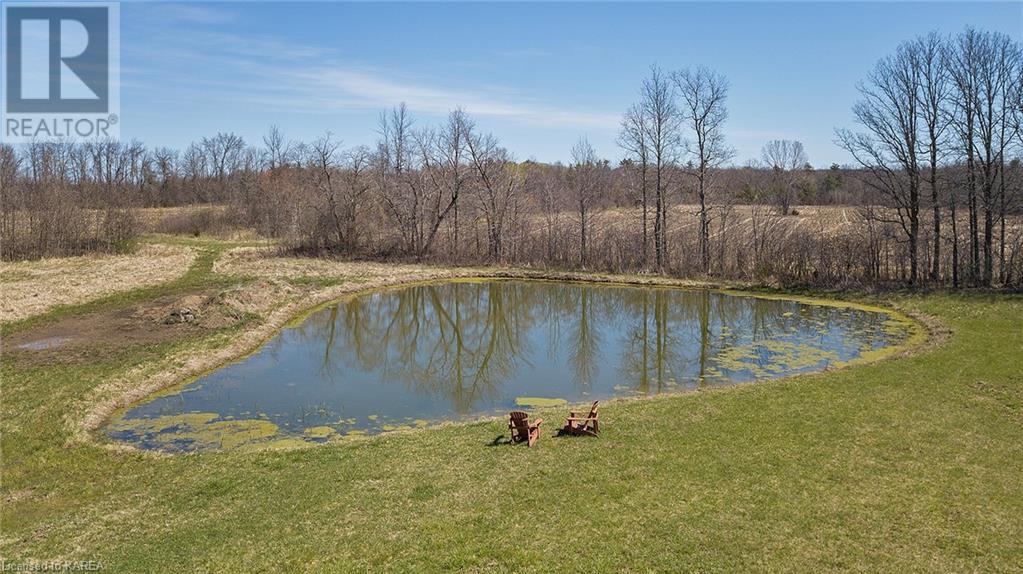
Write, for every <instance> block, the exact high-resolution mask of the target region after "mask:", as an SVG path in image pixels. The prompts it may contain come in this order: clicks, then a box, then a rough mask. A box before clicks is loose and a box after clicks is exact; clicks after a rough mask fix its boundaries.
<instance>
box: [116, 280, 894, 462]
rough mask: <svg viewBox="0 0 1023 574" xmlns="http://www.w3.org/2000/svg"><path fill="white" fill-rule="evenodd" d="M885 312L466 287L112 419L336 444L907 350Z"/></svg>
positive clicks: (196, 438) (327, 333) (689, 296)
mask: <svg viewBox="0 0 1023 574" xmlns="http://www.w3.org/2000/svg"><path fill="white" fill-rule="evenodd" d="M910 330H911V325H910V324H908V323H907V322H906V321H905V320H904V319H898V318H895V317H892V316H889V315H887V314H885V313H879V312H873V311H868V310H861V309H855V308H845V307H835V306H820V305H813V304H807V303H802V302H797V301H789V300H778V299H763V298H756V297H749V296H737V295H730V294H724V293H720V292H716V291H705V290H704V291H701V290H678V289H667V288H651V287H623V286H608V285H592V284H576V283H554V282H539V281H510V280H494V281H477V282H468V281H456V282H449V283H438V284H427V285H418V286H414V287H407V288H401V289H394V290H385V291H378V292H374V293H369V294H365V295H361V296H358V297H354V298H352V299H349V300H345V301H342V302H340V303H337V304H335V305H333V306H330V307H327V308H324V309H322V310H320V311H317V312H315V313H313V314H312V315H310V316H309V317H308V318H307V319H306V320H304V321H303V322H302V323H301V324H298V325H296V326H293V327H289V328H286V329H284V330H283V331H281V332H280V333H279V334H278V335H277V336H276V337H275V338H274V339H272V340H271V341H270V342H268V343H267V344H266V345H265V346H264V347H263V348H262V349H261V350H259V351H258V352H256V353H255V354H253V355H251V356H248V357H246V358H244V359H242V360H240V361H238V362H236V363H233V364H230V365H227V366H225V367H223V368H221V369H219V370H217V371H215V372H213V373H211V374H209V375H206V376H204V377H202V378H200V379H198V380H195V381H193V382H191V383H188V384H186V385H184V386H182V387H179V388H177V389H174V390H173V391H172V392H168V393H164V394H161V395H159V396H156V397H155V398H152V399H151V400H149V401H148V402H145V403H143V404H140V405H138V406H136V407H134V408H132V409H130V410H128V411H127V412H125V413H122V414H121V415H120V416H118V417H116V418H115V419H114V420H113V421H112V422H111V424H110V425H109V426H108V427H107V429H106V432H107V434H108V436H110V437H111V438H112V439H114V440H119V441H126V442H130V443H133V444H135V445H137V446H139V447H141V448H145V449H160V450H168V451H189V450H201V449H216V448H234V447H239V446H250V445H261V446H265V445H268V444H269V445H278V444H279V445H285V444H294V443H295V442H297V441H314V442H325V441H329V440H334V439H337V438H338V437H341V436H343V435H353V434H374V433H379V432H383V431H388V430H393V429H398V428H403V427H410V426H412V427H415V426H428V425H430V424H433V423H436V422H439V421H445V420H458V419H465V418H472V417H477V416H480V415H490V414H497V413H502V412H507V411H509V410H515V409H522V408H525V409H528V408H531V407H539V406H553V405H560V404H565V403H579V402H585V401H591V400H595V399H601V398H607V397H616V396H637V395H652V394H656V393H665V392H677V391H684V390H691V389H695V388H699V387H709V386H717V385H728V384H736V383H743V382H747V381H753V380H756V379H762V378H768V377H780V376H785V375H791V374H795V373H804V372H809V371H815V370H821V369H826V368H829V367H835V366H839V365H841V364H843V363H846V362H849V361H852V360H855V359H858V358H867V357H869V356H871V355H876V354H878V353H879V352H881V351H882V350H883V349H884V348H886V347H889V346H892V345H897V344H899V343H902V342H904V341H905V340H906V339H907V338H908V336H909V334H910Z"/></svg>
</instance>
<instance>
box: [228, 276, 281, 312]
mask: <svg viewBox="0 0 1023 574" xmlns="http://www.w3.org/2000/svg"><path fill="white" fill-rule="evenodd" d="M298 293H299V290H298V289H296V288H295V287H293V286H291V285H290V284H288V283H284V282H282V281H275V280H273V279H260V280H258V281H255V282H253V283H248V284H246V285H242V286H240V287H235V288H233V289H228V290H226V291H222V292H220V293H218V294H217V295H216V296H215V297H214V299H215V302H216V304H218V305H224V306H227V307H230V308H231V309H234V310H236V311H238V312H242V313H258V314H264V313H266V312H268V311H272V310H273V309H275V308H277V307H279V306H281V305H283V304H284V303H286V302H288V301H289V300H290V299H292V298H293V297H294V296H295V295H297V294H298Z"/></svg>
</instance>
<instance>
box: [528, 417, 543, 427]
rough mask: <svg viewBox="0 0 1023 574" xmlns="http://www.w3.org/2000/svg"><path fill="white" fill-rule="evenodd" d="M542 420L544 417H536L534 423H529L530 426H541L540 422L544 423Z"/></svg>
mask: <svg viewBox="0 0 1023 574" xmlns="http://www.w3.org/2000/svg"><path fill="white" fill-rule="evenodd" d="M542 422H543V419H536V420H535V421H533V424H531V425H529V426H530V427H531V428H537V427H539V426H540V423H542Z"/></svg>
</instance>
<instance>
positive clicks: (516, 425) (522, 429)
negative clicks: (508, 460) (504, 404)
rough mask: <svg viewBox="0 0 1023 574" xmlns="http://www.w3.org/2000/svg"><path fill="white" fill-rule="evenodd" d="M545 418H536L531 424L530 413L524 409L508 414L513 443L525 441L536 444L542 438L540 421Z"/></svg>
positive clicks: (528, 443) (531, 444) (530, 444)
mask: <svg viewBox="0 0 1023 574" xmlns="http://www.w3.org/2000/svg"><path fill="white" fill-rule="evenodd" d="M542 422H543V419H536V420H535V421H533V424H529V415H528V414H527V413H524V412H522V411H513V412H511V413H510V414H509V415H508V430H510V431H511V440H512V444H514V443H519V442H525V443H526V444H527V445H529V446H533V445H534V444H536V441H537V440H538V439H539V438H540V423H542Z"/></svg>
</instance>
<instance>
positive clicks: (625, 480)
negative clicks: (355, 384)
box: [0, 245, 1023, 572]
mask: <svg viewBox="0 0 1023 574" xmlns="http://www.w3.org/2000/svg"><path fill="white" fill-rule="evenodd" d="M218 253H219V247H217V246H215V245H208V246H203V251H202V253H201V255H200V257H199V259H198V260H197V262H196V263H195V265H194V267H193V269H192V270H191V271H190V272H189V274H187V275H186V276H185V277H184V278H182V279H181V280H179V281H178V282H175V283H174V284H169V285H167V286H166V288H167V289H180V290H184V289H190V288H193V287H194V286H196V285H200V286H203V287H207V286H211V285H213V286H217V285H221V284H227V283H228V282H230V281H239V280H242V279H238V278H233V279H231V278H224V277H221V278H218V277H217V276H216V275H215V274H213V273H212V271H211V269H212V266H213V260H214V259H215V258H216V257H217V256H218ZM303 281H306V279H303ZM148 290H153V291H148ZM159 294H162V293H161V292H159V289H158V288H147V291H146V292H142V291H141V290H140V291H138V292H131V293H127V294H122V295H119V296H118V297H117V298H116V299H109V300H106V301H101V302H97V303H92V304H90V305H92V307H89V308H85V309H59V310H57V311H55V312H54V313H59V314H64V315H67V314H76V313H84V312H89V311H91V310H93V309H96V308H99V307H103V306H116V305H121V304H126V302H130V301H136V300H140V298H145V297H151V296H157V295H159ZM892 302H894V303H896V304H898V305H899V306H901V307H903V308H906V309H908V310H910V311H915V312H919V313H923V314H927V315H930V316H933V317H936V318H937V319H938V320H940V321H941V322H942V323H943V324H944V325H946V326H947V327H949V328H950V329H951V330H952V334H951V335H950V337H949V338H948V340H947V341H945V342H944V344H942V345H940V346H938V347H936V348H932V349H930V350H928V351H926V352H924V353H921V354H918V355H915V356H912V357H908V358H902V359H897V360H890V361H884V362H881V363H876V364H872V365H867V366H862V367H857V368H854V369H846V370H840V371H836V372H831V373H826V374H818V375H811V376H804V377H800V378H796V379H790V380H785V381H776V382H769V383H764V384H757V385H748V386H744V387H738V388H734V389H727V390H720V391H710V392H702V393H697V394H690V395H682V396H675V397H670V398H661V399H656V400H647V401H632V402H622V403H614V404H611V405H608V406H607V407H606V408H605V409H604V410H603V411H602V418H603V419H604V421H605V422H604V432H605V434H604V436H603V437H602V438H600V439H596V440H591V439H585V438H580V439H569V438H553V437H552V436H550V434H551V431H553V426H555V425H556V423H558V422H560V421H559V420H558V418H559V416H561V415H563V414H564V413H562V412H559V411H550V412H545V413H543V415H544V416H545V418H547V419H548V420H549V421H551V422H552V423H555V425H552V428H550V429H548V431H547V432H545V434H544V436H543V438H542V439H541V441H540V443H539V446H538V447H537V448H533V449H527V448H524V447H521V448H520V447H510V446H505V445H499V446H492V442H493V440H494V438H495V437H497V436H498V435H501V434H502V433H503V432H504V431H505V429H504V424H503V423H501V422H485V423H475V424H468V425H453V426H448V427H443V428H439V429H431V430H426V431H418V432H409V433H402V434H394V435H384V436H380V437H376V438H370V439H352V440H348V441H345V442H343V443H340V444H334V445H329V446H324V447H317V448H309V449H301V450H295V451H283V452H254V453H238V452H236V453H201V454H195V455H187V456H164V457H155V456H152V455H148V454H144V453H137V452H112V451H110V450H108V449H104V448H103V447H101V446H99V445H96V444H93V443H86V444H76V445H74V446H65V444H66V443H67V439H68V436H67V433H68V429H67V428H66V425H64V424H63V423H62V421H63V417H64V416H65V413H66V412H67V411H68V409H70V408H72V405H74V404H76V402H77V401H80V399H81V397H83V396H85V395H87V394H88V393H90V392H91V391H92V390H93V389H95V388H96V387H97V386H99V385H100V384H102V383H103V382H104V381H106V380H109V379H110V378H112V377H115V376H118V375H120V374H123V373H124V372H126V371H128V370H130V369H133V368H136V367H138V366H139V365H142V364H144V363H147V362H151V361H155V360H159V359H161V358H163V357H166V356H168V355H171V354H173V353H176V352H180V351H181V350H182V349H187V348H190V347H193V346H203V347H211V346H212V347H216V346H218V345H224V344H226V343H227V341H229V340H230V338H231V332H230V331H227V332H218V333H215V334H212V335H209V336H207V337H206V338H204V339H202V340H198V341H176V342H173V343H165V344H158V345H148V346H147V345H142V346H137V347H130V348H126V349H123V350H121V351H119V352H118V353H113V354H105V355H103V357H102V360H101V361H98V362H93V363H86V364H76V365H75V366H74V368H68V366H67V365H62V364H59V363H55V364H33V365H28V364H22V363H19V362H17V361H15V360H13V359H11V358H9V357H5V358H4V359H3V381H2V384H3V387H2V393H3V394H2V405H0V425H2V431H3V435H2V439H0V440H2V447H3V462H2V470H3V479H2V482H3V484H2V487H3V501H4V502H3V507H2V524H0V527H2V528H0V530H2V532H0V556H2V557H3V558H4V559H5V560H6V561H7V562H24V561H26V560H31V559H36V560H50V559H60V560H99V561H101V562H102V564H103V566H104V571H108V572H122V571H130V572H146V571H152V572H171V571H173V572H177V571H229V570H234V569H237V570H242V571H277V570H278V569H280V567H282V566H284V567H290V568H292V569H294V570H298V571H324V570H327V571H365V570H367V569H369V570H374V571H376V570H388V569H389V570H393V571H424V570H425V571H429V570H434V571H450V570H463V571H520V572H521V571H543V572H546V571H577V570H580V569H584V570H589V571H598V572H605V571H637V572H646V571H687V570H699V571H748V570H790V571H808V570H815V571H820V570H850V569H851V570H868V571H928V572H930V571H974V570H976V571H1018V570H1019V569H1020V565H1021V564H1023V478H1021V477H1023V370H1021V368H1020V364H1021V363H1023V327H1021V325H1023V297H1019V296H1001V295H986V294H985V295H981V294H972V295H970V294H968V295H946V294H935V295H926V296H909V295H907V296H897V297H894V298H893V299H892ZM52 319H53V318H52V317H51V318H47V317H46V316H43V317H40V318H37V319H35V320H32V321H31V323H26V324H22V325H19V326H17V327H16V328H19V329H21V328H27V327H31V325H32V324H35V323H40V324H42V323H45V322H46V321H49V320H52Z"/></svg>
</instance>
